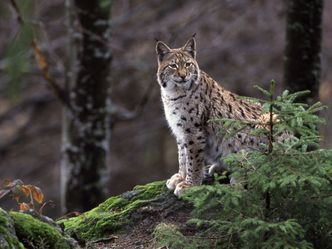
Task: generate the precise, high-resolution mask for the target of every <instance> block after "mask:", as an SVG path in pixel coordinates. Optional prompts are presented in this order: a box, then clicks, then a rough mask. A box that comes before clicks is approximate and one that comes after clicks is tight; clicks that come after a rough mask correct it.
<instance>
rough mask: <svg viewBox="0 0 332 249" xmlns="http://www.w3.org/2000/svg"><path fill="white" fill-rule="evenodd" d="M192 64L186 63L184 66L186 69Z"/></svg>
mask: <svg viewBox="0 0 332 249" xmlns="http://www.w3.org/2000/svg"><path fill="white" fill-rule="evenodd" d="M191 64H192V63H191V62H186V63H185V64H184V66H185V67H190V66H191Z"/></svg>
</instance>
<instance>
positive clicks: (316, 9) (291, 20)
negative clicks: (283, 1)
mask: <svg viewBox="0 0 332 249" xmlns="http://www.w3.org/2000/svg"><path fill="white" fill-rule="evenodd" d="M322 11H323V0H288V1H287V20H286V25H287V26H286V50H285V57H284V85H285V87H286V88H287V89H289V90H290V91H292V92H294V91H301V90H310V91H311V93H310V94H309V95H307V96H303V97H301V98H300V99H299V101H301V102H306V103H309V104H312V103H313V102H315V101H317V100H318V91H319V82H320V71H321V65H320V52H321V40H322Z"/></svg>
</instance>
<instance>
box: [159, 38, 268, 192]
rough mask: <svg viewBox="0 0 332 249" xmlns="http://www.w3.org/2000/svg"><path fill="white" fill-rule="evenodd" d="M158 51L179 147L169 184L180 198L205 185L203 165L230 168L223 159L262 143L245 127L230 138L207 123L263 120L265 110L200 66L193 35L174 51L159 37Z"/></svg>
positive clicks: (170, 119)
mask: <svg viewBox="0 0 332 249" xmlns="http://www.w3.org/2000/svg"><path fill="white" fill-rule="evenodd" d="M156 53H157V60H158V72H157V79H158V83H159V85H160V88H161V97H162V102H163V106H164V111H165V116H166V119H167V121H168V124H169V126H170V128H171V130H172V132H173V134H174V136H175V138H176V141H177V147H178V161H179V171H178V173H176V174H174V175H173V176H172V177H171V178H170V179H169V180H168V181H167V183H166V185H167V187H168V189H170V190H174V194H175V195H177V196H180V195H182V193H183V190H184V189H185V188H188V187H190V186H195V185H200V184H202V180H203V165H204V164H209V165H210V169H209V172H210V173H212V172H214V171H217V170H220V169H222V168H224V167H225V165H223V164H222V161H221V160H220V158H222V157H223V156H225V155H227V154H229V153H232V152H238V151H239V150H241V149H250V148H253V147H258V146H259V143H260V142H261V141H260V139H258V138H257V137H254V136H251V135H250V134H249V132H248V131H246V130H245V131H243V132H240V133H237V134H236V137H232V138H225V137H224V136H221V135H220V132H219V131H220V129H221V128H222V127H220V124H217V123H214V122H208V121H209V120H211V119H216V118H231V119H239V120H245V121H252V120H259V119H261V118H262V110H261V106H260V105H259V104H255V103H252V102H249V101H246V100H243V99H241V98H239V97H238V96H237V95H236V94H234V93H232V92H230V91H227V90H226V89H224V88H223V87H221V86H220V85H219V84H218V83H217V82H216V81H215V80H214V79H212V78H211V77H210V76H209V75H208V74H207V73H205V72H204V71H203V70H201V69H200V68H199V66H198V63H197V61H196V40H195V37H194V36H193V37H192V38H191V39H189V40H188V41H187V43H186V44H185V45H184V46H183V47H181V48H173V49H171V48H170V47H168V46H167V45H166V44H165V43H164V42H162V41H157V43H156Z"/></svg>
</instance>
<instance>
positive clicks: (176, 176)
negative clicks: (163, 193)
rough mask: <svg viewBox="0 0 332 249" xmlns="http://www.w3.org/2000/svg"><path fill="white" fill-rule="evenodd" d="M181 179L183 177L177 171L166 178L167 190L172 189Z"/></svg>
mask: <svg viewBox="0 0 332 249" xmlns="http://www.w3.org/2000/svg"><path fill="white" fill-rule="evenodd" d="M182 181H184V178H183V177H182V176H181V175H180V174H179V173H176V174H174V175H173V176H172V177H171V178H170V179H168V180H167V182H166V186H167V188H168V189H169V190H174V189H175V188H176V186H177V185H178V184H179V183H180V182H182Z"/></svg>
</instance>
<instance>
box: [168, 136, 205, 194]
mask: <svg viewBox="0 0 332 249" xmlns="http://www.w3.org/2000/svg"><path fill="white" fill-rule="evenodd" d="M193 134H195V135H194V136H190V137H188V140H187V143H186V144H185V147H187V150H186V152H187V153H186V178H185V181H183V182H180V183H179V184H178V185H177V186H176V188H175V190H174V194H175V195H176V196H181V195H182V194H183V190H184V189H186V188H188V187H190V186H197V185H201V184H202V180H203V161H204V151H205V136H204V134H203V132H201V131H196V132H195V133H193Z"/></svg>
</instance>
